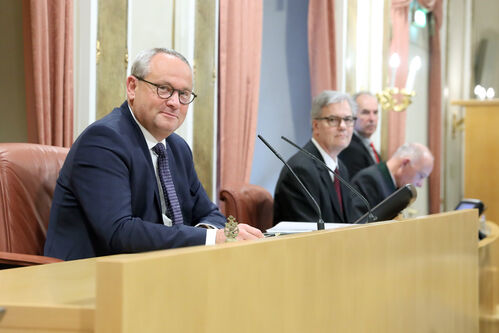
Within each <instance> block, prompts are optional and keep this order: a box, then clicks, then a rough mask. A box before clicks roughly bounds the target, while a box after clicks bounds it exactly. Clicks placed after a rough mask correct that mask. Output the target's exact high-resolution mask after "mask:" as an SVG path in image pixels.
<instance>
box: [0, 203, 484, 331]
mask: <svg viewBox="0 0 499 333" xmlns="http://www.w3.org/2000/svg"><path fill="white" fill-rule="evenodd" d="M0 306H4V307H5V308H6V309H7V312H6V314H5V316H4V318H3V319H2V320H0V332H9V333H13V332H26V331H27V329H28V328H31V329H32V331H30V332H39V333H41V332H44V333H48V332H58V333H60V332H97V333H103V332H106V333H112V332H127V333H132V332H134V333H135V332H148V333H150V332H230V333H233V332H251V333H253V332H372V333H377V332H380V333H381V332H383V333H387V332H388V333H390V332H397V333H399V332H417V333H420V332H457V333H460V332H462V333H477V332H478V251H477V224H476V212H475V211H471V210H468V211H458V212H451V213H445V214H438V215H433V216H428V217H424V218H418V219H411V220H405V221H398V222H381V223H374V224H369V225H362V226H353V227H348V228H344V229H340V230H326V231H319V232H314V233H307V234H300V235H289V236H284V237H277V238H269V239H265V240H259V241H254V242H241V243H233V244H223V245H219V246H211V247H204V246H202V247H191V248H185V249H178V250H167V251H158V252H149V253H142V254H133V255H119V256H110V257H103V258H99V259H89V260H81V261H74V262H67V263H57V264H49V265H45V266H39V267H29V268H19V269H13V270H8V271H1V272H0Z"/></svg>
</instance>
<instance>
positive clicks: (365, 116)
mask: <svg viewBox="0 0 499 333" xmlns="http://www.w3.org/2000/svg"><path fill="white" fill-rule="evenodd" d="M353 98H354V100H355V102H356V103H357V120H356V121H355V126H354V133H353V136H352V141H351V142H350V144H349V145H348V147H347V148H345V149H344V150H343V151H342V152H341V153H340V155H339V158H340V160H341V161H342V162H343V163H345V166H346V167H347V170H348V173H349V174H350V177H353V176H355V174H356V173H357V172H359V171H360V170H362V169H364V168H367V167H368V166H370V165H373V164H376V163H379V162H380V161H381V158H380V156H379V154H378V152H377V151H376V149H375V148H374V144H373V143H372V141H371V139H370V138H371V136H372V135H373V134H374V132H375V131H376V128H377V127H378V100H377V99H376V97H375V96H373V95H372V94H371V93H369V92H365V91H362V92H359V93H357V94H355V95H354V96H353Z"/></svg>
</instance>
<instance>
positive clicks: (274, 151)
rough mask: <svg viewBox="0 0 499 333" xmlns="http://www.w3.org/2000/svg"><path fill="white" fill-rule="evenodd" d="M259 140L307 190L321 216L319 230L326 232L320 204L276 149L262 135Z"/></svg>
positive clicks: (318, 224) (318, 223)
mask: <svg viewBox="0 0 499 333" xmlns="http://www.w3.org/2000/svg"><path fill="white" fill-rule="evenodd" d="M258 138H259V139H260V140H261V141H262V142H263V143H264V144H265V145H266V146H267V147H268V148H269V149H270V150H271V151H272V152H273V153H274V155H275V156H277V158H278V159H280V160H281V162H282V163H284V165H285V166H286V167H287V168H288V170H289V171H290V172H291V174H292V175H293V176H294V177H295V178H296V180H297V181H298V183H299V184H300V185H301V187H302V188H303V189H304V190H305V193H307V195H308V197H309V198H310V199H312V202H313V203H314V205H315V207H316V208H317V213H318V215H319V221H317V230H324V221H323V220H322V212H321V208H320V207H319V204H318V203H317V201H315V199H314V197H313V196H312V194H311V193H310V192H309V191H308V190H307V188H306V187H305V185H303V183H302V181H301V180H300V178H299V177H298V176H297V175H296V173H295V172H294V171H293V169H291V167H290V166H289V164H288V163H287V162H286V161H285V160H284V158H282V156H281V155H280V154H279V153H278V152H277V151H276V150H275V149H274V148H272V146H271V145H270V144H269V143H268V142H267V141H265V139H264V138H263V137H262V136H261V135H260V134H258Z"/></svg>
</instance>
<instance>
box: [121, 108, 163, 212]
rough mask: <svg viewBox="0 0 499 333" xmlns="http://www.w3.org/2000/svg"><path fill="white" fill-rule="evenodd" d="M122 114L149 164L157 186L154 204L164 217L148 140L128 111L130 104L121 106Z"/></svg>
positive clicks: (150, 172)
mask: <svg viewBox="0 0 499 333" xmlns="http://www.w3.org/2000/svg"><path fill="white" fill-rule="evenodd" d="M121 112H122V114H123V116H124V117H126V119H127V120H128V121H129V122H130V125H131V128H132V131H133V134H134V135H135V136H136V137H137V141H138V142H139V145H140V150H141V152H142V154H143V155H144V158H145V159H146V161H147V164H148V165H149V168H148V174H149V177H148V178H149V179H151V180H152V181H153V182H154V183H153V184H155V186H153V188H154V199H155V200H154V203H155V205H156V209H157V210H158V212H159V216H162V214H163V212H162V210H161V197H160V196H159V188H158V185H157V184H158V181H157V179H156V173H155V171H154V166H153V164H152V158H151V152H150V151H149V147H147V143H146V139H145V138H144V134H142V131H141V130H140V127H139V125H138V124H137V122H136V121H135V120H134V119H133V117H132V115H131V114H130V110H129V109H128V103H127V101H125V102H124V103H123V104H122V105H121Z"/></svg>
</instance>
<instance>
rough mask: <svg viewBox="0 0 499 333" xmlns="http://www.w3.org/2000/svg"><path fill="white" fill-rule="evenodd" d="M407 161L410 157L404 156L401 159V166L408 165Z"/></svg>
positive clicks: (409, 161) (409, 160)
mask: <svg viewBox="0 0 499 333" xmlns="http://www.w3.org/2000/svg"><path fill="white" fill-rule="evenodd" d="M409 163H411V159H410V158H407V157H404V158H403V159H402V163H401V166H402V167H406V166H408V165H409Z"/></svg>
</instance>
